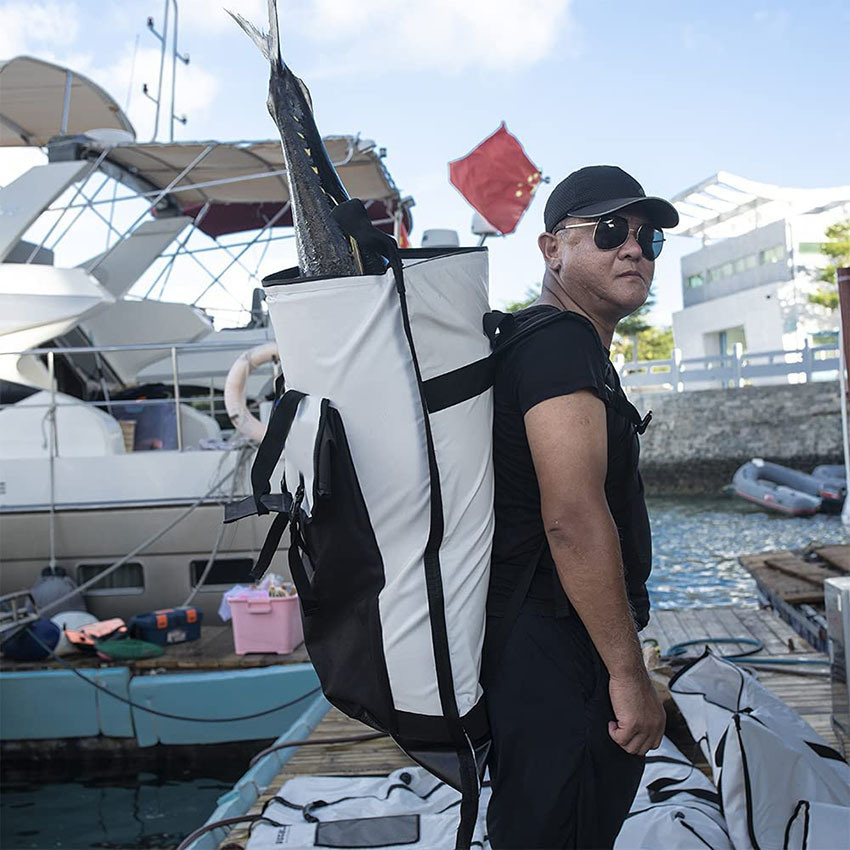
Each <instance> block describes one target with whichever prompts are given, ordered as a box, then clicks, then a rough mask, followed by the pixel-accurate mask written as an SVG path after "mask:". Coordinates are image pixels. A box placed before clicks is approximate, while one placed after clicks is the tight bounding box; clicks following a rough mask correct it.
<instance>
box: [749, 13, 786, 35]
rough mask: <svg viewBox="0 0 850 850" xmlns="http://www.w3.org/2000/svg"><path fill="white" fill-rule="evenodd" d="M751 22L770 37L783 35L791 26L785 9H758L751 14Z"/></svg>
mask: <svg viewBox="0 0 850 850" xmlns="http://www.w3.org/2000/svg"><path fill="white" fill-rule="evenodd" d="M753 21H755V23H756V24H757V25H758V26H760V27H761V28H762V29H763V30H765V31H766V32H768V33H769V34H771V35H783V34H784V33H785V32H786V31H787V30H788V27H789V26H790V24H791V15H790V13H789V12H788V10H787V9H759V10H758V11H756V12H754V13H753Z"/></svg>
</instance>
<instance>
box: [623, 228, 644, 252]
mask: <svg viewBox="0 0 850 850" xmlns="http://www.w3.org/2000/svg"><path fill="white" fill-rule="evenodd" d="M642 254H643V251H642V250H641V247H640V245H639V244H638V241H637V236H636V235H635V231H634V230H630V231H629V235H628V236H627V237H626V241H625V242H623V244H622V245H621V246H620V256H621V257H623V258H626V257H629V258H632V259H638V258H639V257H640V256H641V255H642Z"/></svg>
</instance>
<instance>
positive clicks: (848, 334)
mask: <svg viewBox="0 0 850 850" xmlns="http://www.w3.org/2000/svg"><path fill="white" fill-rule="evenodd" d="M835 277H836V282H837V284H838V313H839V323H838V338H839V341H840V345H839V347H840V349H841V350H840V352H839V358H838V363H839V366H838V377H839V379H840V380H841V437H842V440H843V442H844V469H845V479H846V481H847V483H848V484H850V434H848V431H847V426H848V422H847V408H848V399H847V391H848V387H847V368H848V364H850V268H844V269H836V273H835ZM841 523H842V524H843V525H850V499H846V500H845V501H844V507H843V508H842V510H841Z"/></svg>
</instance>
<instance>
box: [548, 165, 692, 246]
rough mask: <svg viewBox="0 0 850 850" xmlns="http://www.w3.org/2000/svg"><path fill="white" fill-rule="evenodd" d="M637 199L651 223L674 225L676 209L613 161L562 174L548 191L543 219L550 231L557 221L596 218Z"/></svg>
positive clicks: (676, 216)
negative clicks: (554, 185)
mask: <svg viewBox="0 0 850 850" xmlns="http://www.w3.org/2000/svg"><path fill="white" fill-rule="evenodd" d="M637 203H639V204H640V205H641V207H642V208H643V212H645V213H646V216H647V218H648V219H649V222H650V224H652V225H653V226H654V227H675V226H676V225H677V224H678V223H679V213H678V212H676V208H675V207H674V206H673V204H671V203H670V202H669V201H665V200H664V198H648V197H647V196H646V192H644V191H643V186H641V185H640V183H638V182H637V180H635V178H634V177H632V176H631V174H627V173H626V172H625V171H623V169H622V168H618V167H617V166H616V165H588V166H587V167H586V168H580V169H579V170H578V171H574V172H573V173H572V174H570V175H569V177H565V178H564V179H563V180H562V181H561V182H560V183H559V184H558V185H557V186H556V187H555V188H554V189H553V190H552V194H551V195H549V200H548V201H546V209H545V211H544V212H543V221H544V224H545V226H546V230H547V231H548V232H549V233H551V232H552V229H553V228H554V227H555V225H556V224H557V223H558V222H559V221H563V219H565V218H568V217H572V218H596V217H597V216H600V215H607V214H608V213H612V212H616V211H617V210H621V209H623V207H628V206H630V205H631V204H637Z"/></svg>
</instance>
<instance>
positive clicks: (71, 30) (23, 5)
mask: <svg viewBox="0 0 850 850" xmlns="http://www.w3.org/2000/svg"><path fill="white" fill-rule="evenodd" d="M79 19H80V13H79V9H78V8H77V4H76V3H73V2H64V3H63V2H59V0H42V1H41V2H39V0H13V2H8V3H5V4H3V5H2V6H0V59H11V58H12V57H13V56H17V55H19V54H21V53H27V52H30V51H33V50H39V51H42V50H43V49H44V48H46V47H47V48H54V49H55V48H57V47H59V48H62V47H65V48H68V47H70V46H71V45H72V44H73V43H74V41H76V39H77V36H78V34H79V31H80V20H79Z"/></svg>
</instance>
